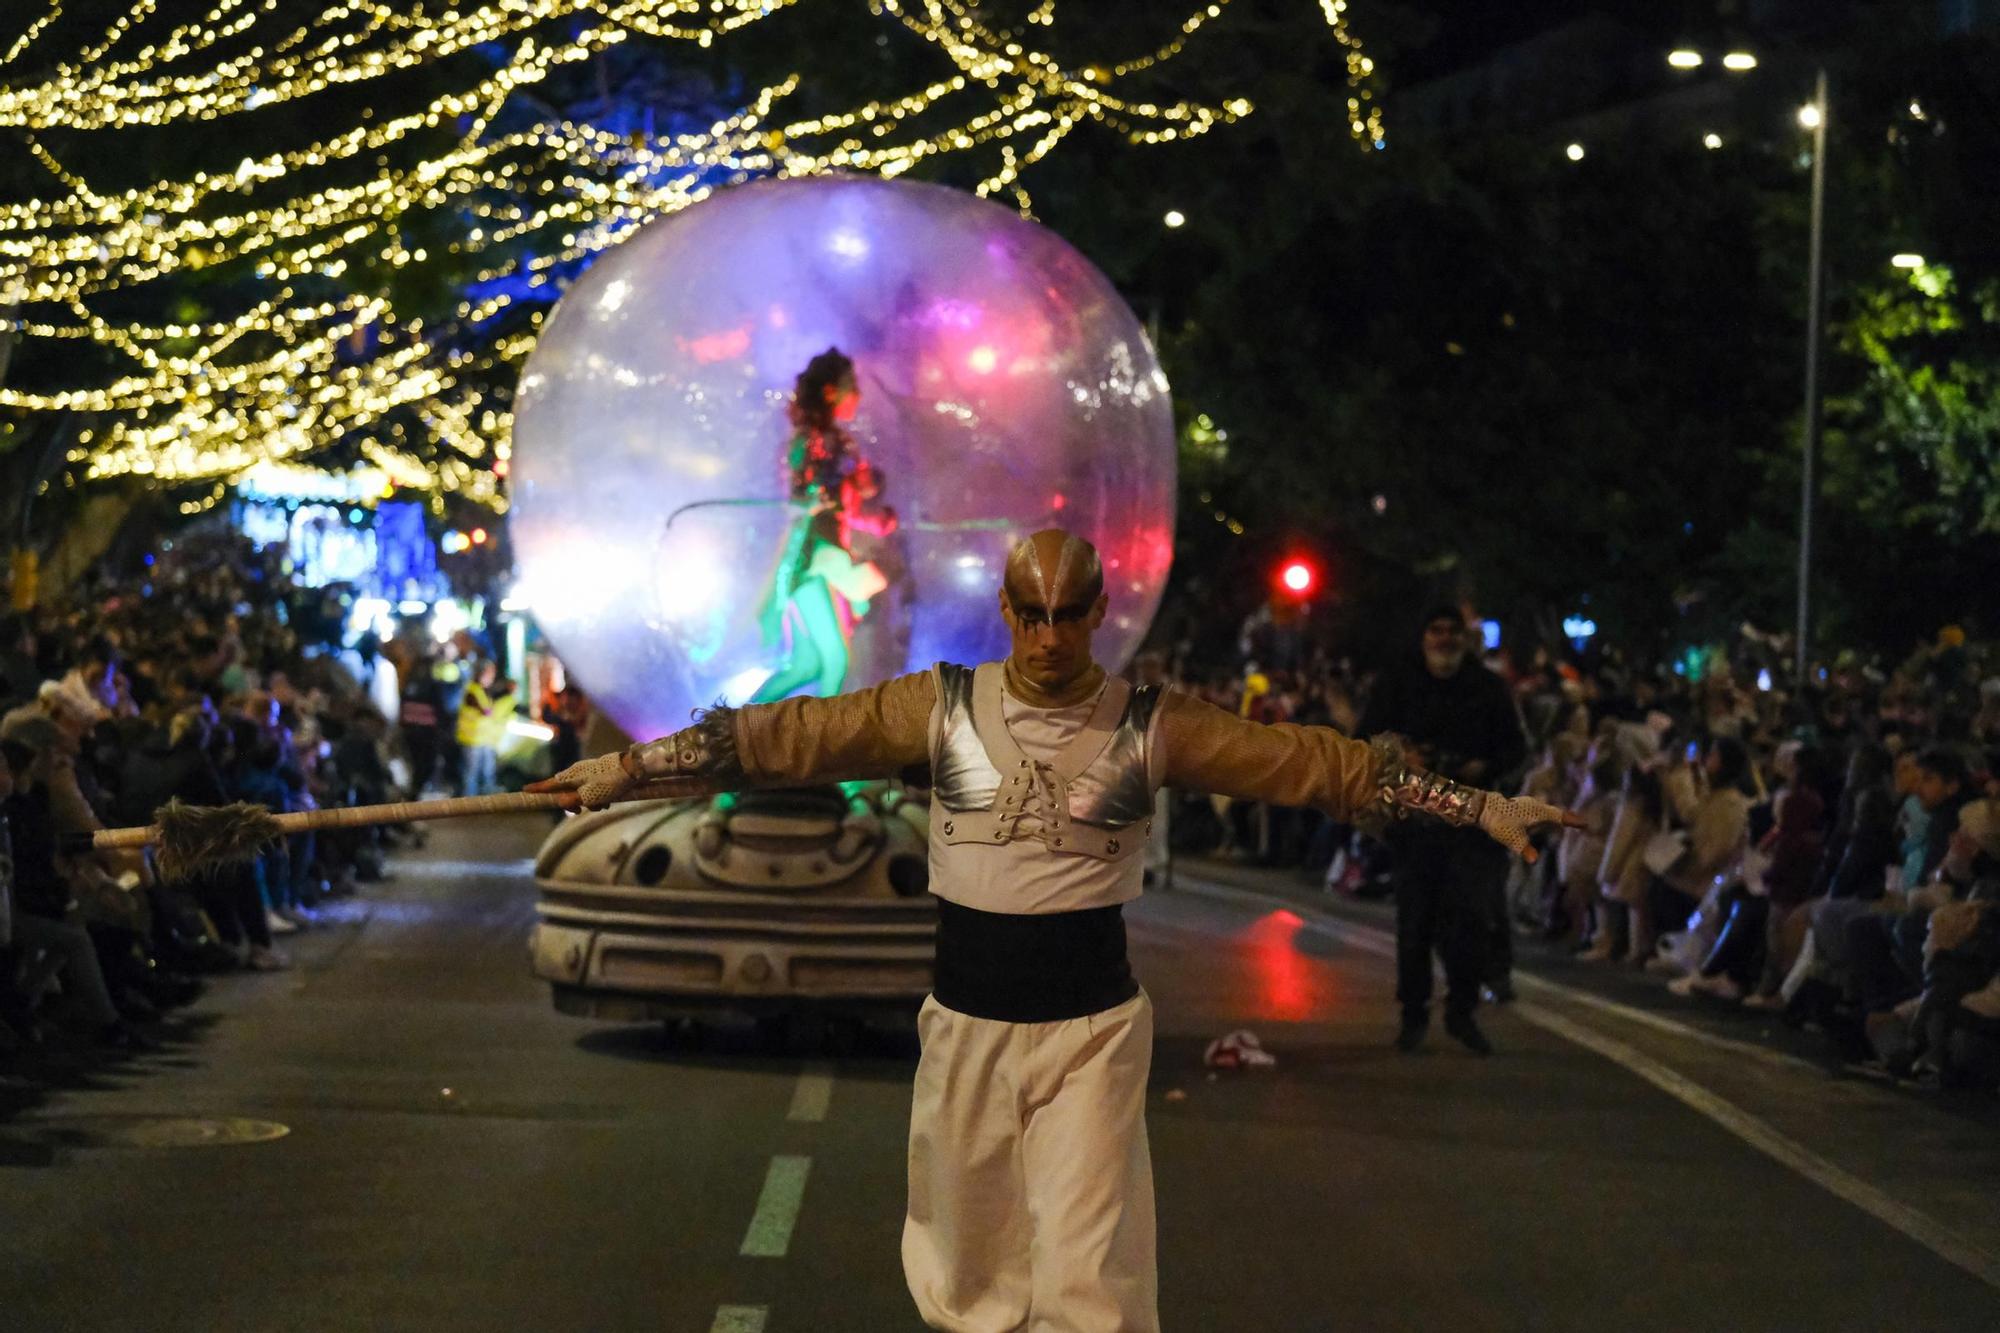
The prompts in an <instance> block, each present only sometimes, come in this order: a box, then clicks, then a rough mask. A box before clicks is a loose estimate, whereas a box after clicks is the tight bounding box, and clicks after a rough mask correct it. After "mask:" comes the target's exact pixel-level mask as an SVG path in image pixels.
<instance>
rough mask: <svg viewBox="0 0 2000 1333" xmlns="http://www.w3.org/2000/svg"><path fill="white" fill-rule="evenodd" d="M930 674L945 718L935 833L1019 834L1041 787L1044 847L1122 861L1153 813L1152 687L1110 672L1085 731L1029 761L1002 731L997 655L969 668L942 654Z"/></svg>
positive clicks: (935, 765) (936, 759)
mask: <svg viewBox="0 0 2000 1333" xmlns="http://www.w3.org/2000/svg"><path fill="white" fill-rule="evenodd" d="M936 673H937V689H938V698H939V700H940V701H941V702H942V704H943V720H942V722H941V724H940V726H939V730H938V739H937V743H936V746H935V748H934V752H933V753H932V755H931V780H932V784H933V785H932V793H931V795H932V800H933V802H934V804H935V806H936V807H938V809H937V810H936V811H935V812H934V813H933V815H932V817H931V831H932V834H933V836H936V837H940V838H942V839H943V840H944V841H945V842H947V843H987V844H992V843H999V842H1007V841H1009V840H1011V839H1012V838H1014V837H1015V836H1016V835H1017V832H1018V828H1019V823H1020V818H1021V814H1022V812H1023V810H1024V809H1025V808H1026V806H1027V804H1028V802H1027V797H1028V794H1029V793H1030V791H1032V790H1035V789H1037V788H1039V790H1040V793H1041V802H1040V808H1039V810H1038V811H1037V813H1038V814H1039V815H1040V817H1041V820H1042V838H1043V841H1045V842H1046V843H1047V844H1048V846H1049V849H1050V850H1051V851H1053V852H1058V853H1066V854H1072V855H1078V856H1092V857H1097V858H1098V859H1100V860H1112V861H1122V860H1124V859H1125V858H1126V857H1129V856H1132V855H1135V854H1137V852H1138V851H1139V850H1140V849H1141V848H1142V847H1144V846H1145V843H1146V831H1147V830H1146V826H1148V825H1150V823H1151V821H1152V814H1153V788H1152V782H1151V779H1150V777H1149V776H1148V772H1147V732H1148V730H1149V729H1150V727H1151V726H1152V721H1153V712H1154V709H1156V708H1157V707H1158V706H1159V699H1160V691H1159V688H1158V687H1157V686H1147V687H1144V688H1141V689H1134V688H1132V687H1131V686H1130V685H1128V684H1126V683H1125V682H1124V681H1122V680H1120V679H1118V678H1117V677H1115V676H1114V677H1112V678H1111V679H1109V680H1108V681H1106V682H1105V688H1104V692H1103V693H1102V694H1100V695H1099V696H1098V701H1097V707H1096V708H1095V709H1094V710H1093V711H1092V713H1091V715H1090V719H1089V720H1088V721H1087V722H1085V724H1084V726H1083V729H1082V730H1081V731H1079V732H1078V733H1077V735H1076V736H1075V738H1074V739H1072V740H1071V741H1070V743H1069V744H1068V745H1067V746H1065V747H1064V748H1063V750H1062V752H1061V753H1060V754H1058V755H1057V756H1056V757H1055V759H1054V760H1053V761H1052V762H1049V763H1037V762H1036V761H1034V760H1032V759H1030V758H1028V756H1027V755H1025V754H1023V753H1022V752H1021V749H1020V747H1019V746H1018V745H1016V744H1015V743H1014V740H1013V737H1012V736H1011V735H1010V734H1009V733H1008V731H1007V723H1006V719H1005V718H1004V717H1003V716H1002V713H1001V680H1002V669H1001V666H1000V664H999V663H997V662H989V663H987V664H985V665H984V666H981V667H979V668H977V669H976V670H974V669H972V668H968V667H962V666H955V665H952V664H951V663H948V662H940V663H939V664H938V665H937V668H936ZM1135 825H1138V826H1139V827H1136V828H1135V827H1134V826H1135Z"/></svg>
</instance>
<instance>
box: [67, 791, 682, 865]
mask: <svg viewBox="0 0 2000 1333" xmlns="http://www.w3.org/2000/svg"><path fill="white" fill-rule="evenodd" d="M714 794H715V788H714V787H712V786H710V785H708V784H706V783H703V782H700V781H698V780H694V779H682V780H679V781H668V782H653V783H648V784H647V785H645V786H643V787H638V788H635V789H634V790H633V791H632V792H631V793H629V794H628V795H625V796H622V797H620V798H619V803H620V804H623V803H624V802H626V801H664V800H683V799H686V798H688V797H693V796H712V795H714ZM577 805H578V800H577V794H576V793H575V792H573V791H539V792H529V791H523V792H507V793H504V794H501V795H497V796H453V797H447V798H445V799H442V800H436V801H395V802H391V803H390V804H387V805H348V806H332V807H329V808H327V809H324V810H294V811H292V812H290V813H288V814H282V815H273V816H272V817H271V821H272V823H273V824H275V825H276V826H277V830H278V832H280V833H310V832H312V831H314V830H317V829H329V828H364V827H367V826H368V825H371V824H407V823H412V822H415V821H417V820H428V819H459V818H463V817H464V816H466V815H508V814H518V813H520V812H522V811H524V810H574V809H576V808H577ZM159 840H160V826H159V825H158V824H148V825H145V826H144V827H141V828H108V829H99V830H97V832H95V833H93V834H92V835H91V845H92V846H93V847H98V848H115V847H145V846H149V845H151V844H152V843H156V842H158V841H159Z"/></svg>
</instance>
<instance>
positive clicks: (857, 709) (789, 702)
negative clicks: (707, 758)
mask: <svg viewBox="0 0 2000 1333" xmlns="http://www.w3.org/2000/svg"><path fill="white" fill-rule="evenodd" d="M936 702H937V686H936V684H935V682H934V681H933V680H932V677H931V673H930V672H928V671H916V672H912V673H911V674H909V675H907V676H898V677H896V678H895V679H894V680H886V681H884V682H882V683H881V684H880V685H876V686H874V687H872V688H870V689H866V690H855V691H853V692H852V693H849V694H836V695H832V696H831V697H828V698H824V699H814V698H798V699H786V700H784V701H783V702H782V703H775V704H748V705H745V706H744V707H742V708H739V709H737V710H736V713H735V720H736V751H737V756H738V758H739V760H740V761H741V763H742V765H743V773H744V776H745V777H748V778H749V779H751V780H752V781H759V780H761V781H765V782H773V783H785V782H797V783H806V782H839V781H844V780H847V779H850V778H886V777H894V776H895V775H896V774H897V773H899V772H900V771H902V770H903V769H905V768H908V767H910V766H911V765H913V764H922V763H927V762H928V761H929V760H930V718H931V708H932V706H933V705H934V704H935V703H936Z"/></svg>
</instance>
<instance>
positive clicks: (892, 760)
mask: <svg viewBox="0 0 2000 1333" xmlns="http://www.w3.org/2000/svg"><path fill="white" fill-rule="evenodd" d="M936 698H937V688H936V685H935V684H934V683H933V680H932V677H931V673H929V672H927V671H920V672H914V673H912V674H910V675H907V676H898V677H897V678H896V679H894V680H890V681H885V682H883V683H882V684H880V685H877V686H874V687H872V688H870V689H866V690H855V691H853V692H852V693H848V694H836V695H833V696H831V697H829V698H825V699H814V698H800V699H786V700H784V701H783V702H781V703H774V704H750V705H746V706H745V707H742V708H711V709H709V710H707V711H706V712H705V713H703V714H702V715H701V716H700V717H699V718H698V719H697V720H696V722H695V724H694V725H693V726H690V727H683V728H681V730H679V731H677V732H674V733H673V734H672V735H670V736H662V737H661V738H660V739H658V740H655V741H648V742H646V743H645V744H643V745H634V746H631V747H630V748H628V749H625V750H622V751H620V752H618V753H616V754H607V755H600V756H598V757H597V758H595V759H586V760H584V761H583V762H582V763H578V764H572V765H570V766H569V767H568V768H566V769H564V770H563V771H562V772H560V773H558V774H556V775H555V776H554V777H552V778H548V779H546V780H545V781H542V782H537V783H535V784H533V785H532V786H531V787H530V788H529V790H531V791H575V792H577V793H578V794H579V795H580V796H581V797H582V798H583V804H584V805H586V806H591V807H597V806H604V805H609V804H610V803H611V802H613V801H616V800H618V799H620V797H621V796H622V795H623V794H624V793H625V792H627V791H630V790H632V789H634V788H636V787H638V786H640V785H641V784H643V783H646V782H651V781H657V780H659V779H663V778H694V779H698V780H700V781H701V782H703V783H704V784H705V785H708V786H710V787H712V788H713V790H715V791H728V790H731V789H732V788H736V787H753V786H762V785H769V786H784V785H803V784H806V783H811V782H831V781H836V780H842V779H849V778H877V777H890V776H892V775H894V774H895V773H897V772H899V771H901V770H902V769H905V768H908V767H909V766H911V765H913V764H921V763H923V762H924V761H925V760H926V759H928V758H929V757H930V740H929V736H930V715H931V706H932V705H933V703H935V702H936Z"/></svg>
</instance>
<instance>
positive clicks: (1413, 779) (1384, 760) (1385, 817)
mask: <svg viewBox="0 0 2000 1333" xmlns="http://www.w3.org/2000/svg"><path fill="white" fill-rule="evenodd" d="M1370 748H1371V749H1373V750H1374V752H1375V774H1376V788H1375V799H1374V800H1373V801H1371V802H1369V805H1368V809H1367V811H1366V812H1365V816H1364V820H1363V823H1364V826H1367V827H1371V830H1379V829H1380V828H1382V827H1384V826H1386V825H1387V824H1389V823H1390V822H1391V821H1393V820H1397V819H1402V818H1404V817H1406V816H1408V815H1409V814H1411V813H1412V812H1421V813H1423V814H1428V815H1435V816H1437V817H1438V818H1439V819H1442V820H1443V821H1444V822H1445V823H1447V824H1460V825H1466V824H1478V823H1479V816H1480V814H1481V813H1482V812H1483V811H1484V810H1485V808H1486V792H1485V791H1484V790H1482V789H1481V788H1478V787H1468V786H1466V785H1465V784H1464V783H1462V782H1453V781H1452V780H1451V779H1450V778H1445V777H1440V776H1438V775H1437V774H1436V773H1425V772H1420V771H1419V770H1417V769H1416V768H1414V767H1413V766H1412V765H1411V764H1410V762H1409V760H1408V759H1407V758H1406V757H1405V756H1404V753H1403V742H1402V740H1401V739H1400V738H1398V737H1395V736H1377V737H1376V738H1375V739H1374V740H1373V741H1372V742H1370Z"/></svg>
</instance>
